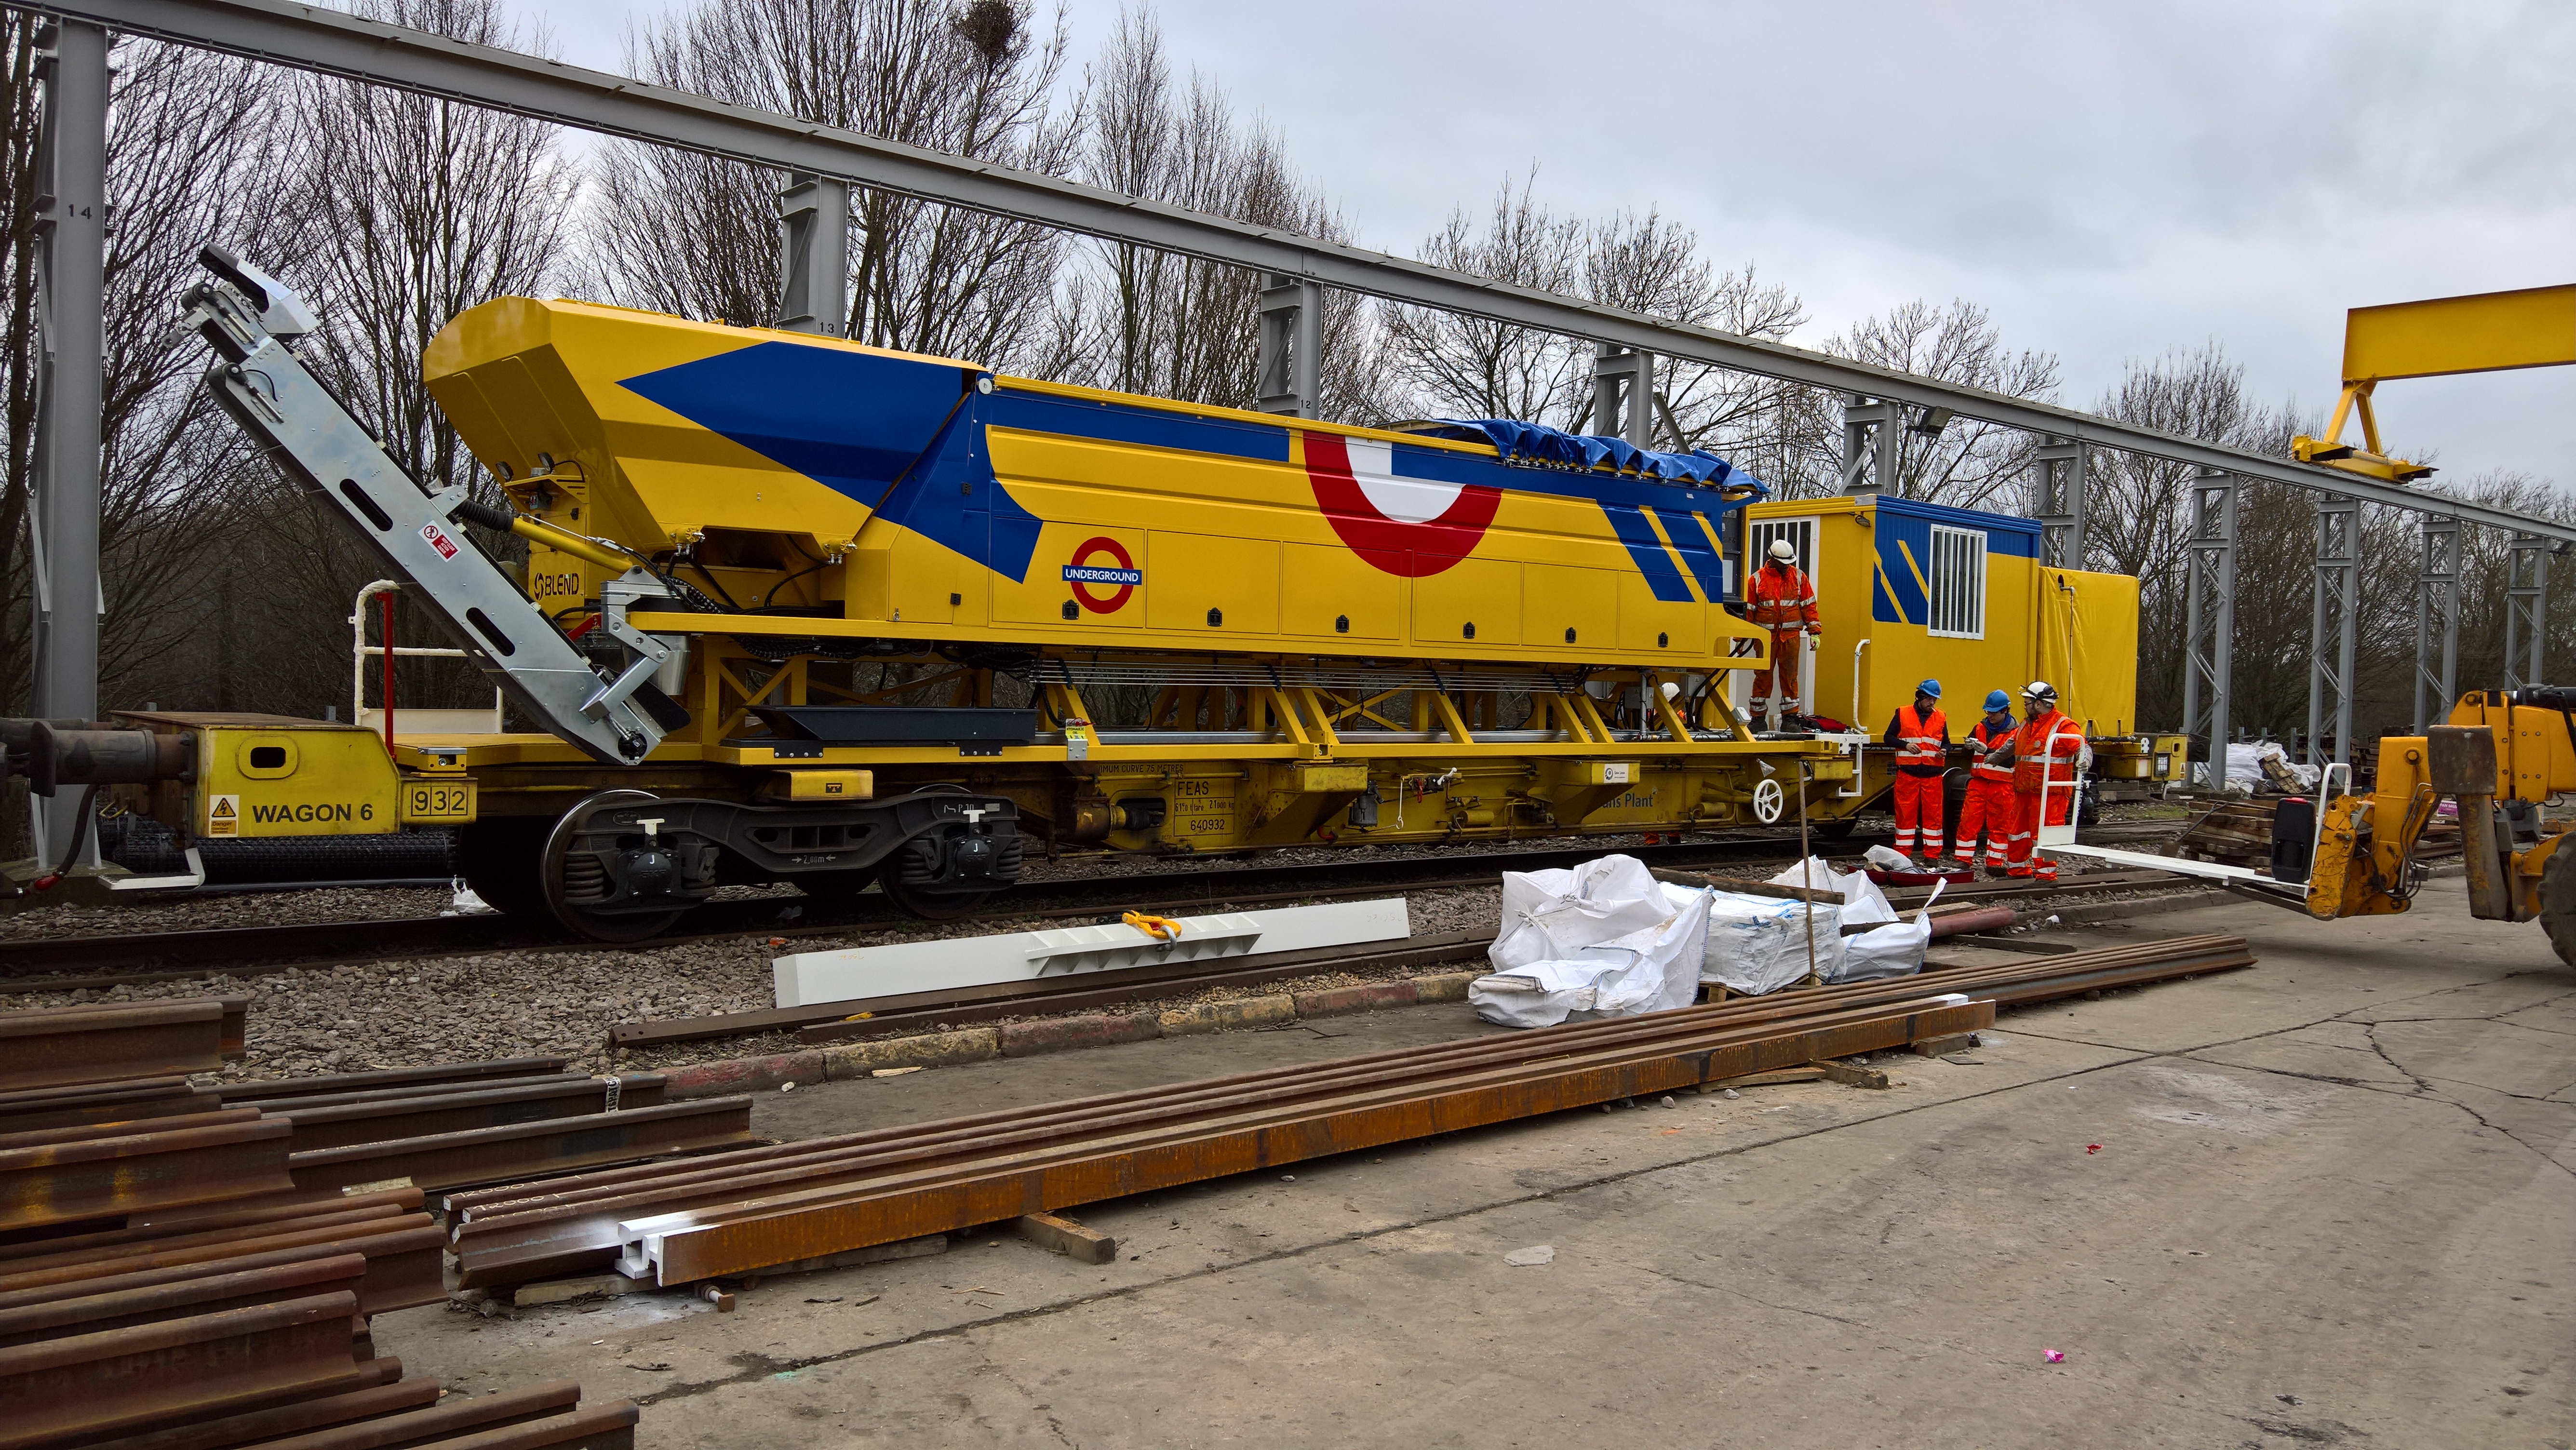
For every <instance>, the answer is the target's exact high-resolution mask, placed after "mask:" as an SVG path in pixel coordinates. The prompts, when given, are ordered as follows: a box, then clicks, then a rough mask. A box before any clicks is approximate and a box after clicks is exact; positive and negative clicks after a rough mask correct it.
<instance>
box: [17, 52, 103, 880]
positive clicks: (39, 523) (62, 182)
mask: <svg viewBox="0 0 2576 1450" xmlns="http://www.w3.org/2000/svg"><path fill="white" fill-rule="evenodd" d="M37 66H38V73H39V75H40V76H41V78H42V83H43V87H44V92H43V96H44V131H43V135H42V138H41V139H40V141H39V142H38V145H37V151H36V155H37V165H38V166H39V167H40V168H41V172H40V174H39V177H38V179H37V183H36V196H35V207H34V210H35V224H36V225H35V230H36V250H37V265H36V277H37V284H36V285H37V301H36V330H37V336H38V344H37V347H38V357H37V364H36V366H37V375H36V376H37V382H36V487H35V490H34V494H35V497H34V499H33V500H32V502H33V503H34V505H35V507H34V509H33V510H32V512H33V514H34V517H33V518H32V519H31V520H30V527H29V529H28V536H29V539H30V541H31V542H32V543H33V544H34V545H35V558H34V560H33V563H34V565H35V569H34V574H35V588H36V620H35V625H36V629H35V680H34V685H35V689H34V697H35V698H34V700H33V709H34V713H35V715H36V716H37V717H38V718H40V719H49V720H94V719H96V718H98V634H99V619H100V616H102V615H103V614H105V613H106V612H107V610H106V604H107V600H106V592H105V587H104V585H103V584H102V583H101V582H100V579H99V572H98V491H99V407H100V396H99V395H100V391H101V381H100V371H101V368H102V366H103V357H104V354H105V351H106V343H105V335H104V328H105V324H104V322H103V320H102V312H103V308H102V307H101V305H100V301H99V299H100V298H101V297H103V296H104V295H105V294H106V290H107V88H108V81H107V32H106V31H104V30H101V29H100V28H98V27H97V26H95V25H83V24H79V23H77V22H64V23H60V24H57V25H53V26H51V27H48V32H47V34H46V35H45V36H44V37H43V40H42V54H41V56H40V57H39V59H38V61H37ZM82 794H83V793H82V792H81V791H78V790H65V791H61V792H58V793H57V794H56V795H55V796H54V797H53V798H52V799H51V800H45V799H42V798H38V799H36V800H35V801H34V802H33V804H34V807H35V808H34V810H33V811H32V812H31V815H32V817H33V819H32V822H31V824H32V825H33V826H34V830H35V844H36V855H37V858H38V859H39V860H43V861H47V862H51V861H53V860H55V859H56V857H55V852H56V851H57V850H58V849H60V844H59V843H62V842H65V841H68V840H69V839H70V838H71V835H72V833H73V832H74V831H77V830H79V829H80V825H81V822H80V803H81V796H82ZM74 864H75V865H87V866H95V865H97V864H98V840H97V837H96V835H95V834H91V835H89V836H87V837H86V838H85V840H84V843H83V845H82V846H81V851H80V857H79V859H78V860H77V861H76V862H75V863H74Z"/></svg>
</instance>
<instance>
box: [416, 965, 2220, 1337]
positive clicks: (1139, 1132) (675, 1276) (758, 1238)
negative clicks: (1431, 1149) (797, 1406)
mask: <svg viewBox="0 0 2576 1450" xmlns="http://www.w3.org/2000/svg"><path fill="white" fill-rule="evenodd" d="M2253 960H2254V959H2253V956H2252V954H2251V953H2250V952H2249V951H2248V949H2247V946H2246V943H2245V940H2244V938H2242V937H2218V936H2203V937H2186V938H2181V939H2179V940H2175V941H2167V942H2156V943H2150V944H2145V945H2141V946H2133V947H2118V948H2111V949H2107V950H2101V951H2090V952H2077V953H2071V954H2068V955H2064V956H2054V957H2047V958H2043V959H2039V960H2036V961H2023V962H2013V963H2010V964H2007V965H2003V966H1996V967H1979V968H1955V969H1950V970H1945V971H1940V972H1935V973H1926V974H1924V975H1923V976H1919V977H1909V978H1899V979H1895V980H1892V981H1877V982H1859V983H1852V984H1849V985H1846V986H1839V987H1822V988H1812V989H1808V990H1805V991H1801V992H1797V993H1794V994H1783V995H1782V996H1779V997H1764V998H1751V999H1738V1000H1736V1001H1732V1002H1727V1003H1723V1004H1713V1005H1708V1006H1701V1007H1692V1008H1685V1009H1682V1010H1680V1011H1674V1012H1664V1013H1657V1014H1653V1015H1650V1016H1646V1017H1633V1018H1621V1019H1616V1020H1612V1021H1604V1022H1585V1023H1574V1024H1568V1025H1565V1026H1561V1027H1551V1028H1543V1029H1540V1030H1537V1031H1532V1032H1519V1033H1512V1034H1508V1035H1483V1036H1476V1037H1470V1038H1465V1039H1462V1040H1459V1041H1454V1042H1448V1043H1442V1044H1438V1045H1435V1046H1431V1047H1423V1048H1407V1049H1401V1050H1397V1051H1392V1052H1383V1053H1376V1054H1372V1055H1368V1056H1363V1057H1356V1058H1349V1059H1344V1060H1341V1061H1337V1062H1326V1063H1319V1064H1314V1065H1311V1066H1305V1067H1297V1068H1288V1069H1281V1070H1275V1071H1270V1072H1262V1073H1253V1074H1246V1075H1243V1076H1239V1077H1228V1078H1218V1079H1212V1080H1208V1081H1203V1082H1195V1083H1184V1084H1179V1085H1175V1086H1168V1087H1158V1088H1150V1089H1145V1090H1141V1091H1135V1092H1126V1093H1117V1094H1111V1095H1108V1096H1104V1097H1095V1098H1087V1099H1081V1100H1078V1101H1073V1102H1067V1103H1063V1104H1060V1105H1056V1106H1053V1107H1047V1108H1040V1109H1036V1110H1030V1109H1024V1108H1015V1109H1010V1110H1007V1111H1003V1112H996V1113H987V1114H981V1115H977V1116H971V1117H961V1118H951V1119H945V1120H941V1121H936V1122H928V1123H919V1124H911V1125H906V1126H902V1127H895V1128H885V1129H878V1130H875V1131H871V1132H864V1133H853V1134H848V1135H844V1136H839V1137H832V1138H820V1139H812V1140H808V1141H804V1142H797V1143H787V1144H780V1145H775V1146H771V1147H764V1148H758V1149H752V1150H747V1151H744V1152H736V1153H720V1154H710V1155H706V1156H703V1157H698V1158H692V1159H689V1160H685V1161H682V1162H676V1163H669V1164H659V1165H652V1166H646V1167H635V1168H625V1169H615V1170H609V1171H606V1172H600V1173H593V1174H583V1175H575V1176H571V1177H565V1178H559V1179H555V1180H552V1181H549V1182H545V1183H538V1184H525V1185H514V1186H508V1187H502V1188H492V1189H484V1190H479V1191H475V1192H468V1193H458V1194H450V1195H448V1196H447V1209H448V1214H449V1230H450V1235H451V1241H452V1243H453V1246H454V1248H455V1251H456V1254H457V1257H458V1264H459V1277H460V1282H461V1283H463V1284H464V1285H466V1286H468V1287H484V1286H500V1285H508V1284H519V1283H527V1282H530V1281H534V1280H539V1279H546V1278H551V1277H555V1276H557V1275H561V1274H568V1273H576V1272H581V1271H584V1270H596V1269H599V1268H602V1267H605V1266H608V1265H611V1264H614V1265H616V1266H617V1267H618V1268H619V1269H621V1270H622V1271H623V1272H625V1273H626V1274H628V1275H630V1276H632V1277H635V1278H639V1279H649V1280H652V1281H654V1282H657V1283H660V1284H665V1285H668V1284H681V1283H690V1282H696V1281H700V1280H705V1279H712V1278H717V1277H722V1276H731V1275H744V1274H750V1273H755V1272H759V1271H762V1270H769V1269H776V1268H779V1267H781V1266H785V1265H791V1264H799V1263H804V1262H807V1261H811V1260H817V1259H825V1258H828V1257H830V1256H832V1255H835V1254H839V1253H844V1252H847V1251H849V1250H853V1249H861V1248H867V1247H871V1246H874V1245H878V1244H885V1243H892V1242H896V1241H898V1240H902V1239H907V1238H913V1237H916V1236H920V1235H925V1234H931V1233H938V1232H942V1231H954V1230H959V1229H966V1228H972V1227H975V1226H978V1225H983V1224H991V1223H997V1222H1000V1221H1003V1220H1006V1219H1011V1218H1016V1217H1019V1216H1022V1215H1028V1214H1037V1213H1043V1212H1048V1211H1051V1210H1056V1209H1062V1208H1070V1207H1074V1206H1078V1205H1081V1204H1085V1203H1092V1202H1098V1201H1100V1200H1103V1199H1108V1198H1116V1197H1122V1196H1124V1195H1127V1194H1132V1193H1138V1192H1144V1191H1147V1190H1152V1189H1159V1188H1165V1187H1169V1186H1172V1185H1174V1184H1180V1183H1188V1182H1193V1181H1198V1180H1202V1179H1208V1178H1216V1177H1222V1176H1224V1175H1227V1174H1232V1173H1240V1172H1245V1171H1248V1170H1252V1169H1259V1168H1270V1167H1275V1166H1279V1165H1282V1164H1289V1163H1296V1162H1299V1161H1302V1160H1305V1159H1309V1158H1317V1157H1324V1156H1329V1155H1332V1154H1337V1153H1347V1152H1352V1151H1356V1150H1360V1149H1366V1148H1372V1147H1376V1146H1379V1145H1382V1144H1386V1143H1391V1142H1397V1141H1402V1140H1406V1139H1412V1138H1421V1137H1427V1136H1430V1135H1432V1134H1435V1133H1446V1132H1453V1131H1457V1130H1459V1129H1464V1128H1473V1127H1480V1126H1483V1125H1486V1124H1490V1123H1498V1122H1504V1121H1508V1120H1511V1119H1515V1118H1523V1117H1531V1116H1535V1115H1537V1114H1541V1113H1548V1112H1556V1111H1561V1110H1564V1109H1568V1108H1579V1107H1586V1106H1591V1105H1594V1104H1598V1103H1604V1102H1609V1101H1612V1100H1614V1099H1619V1098H1626V1097H1633V1096H1637V1095H1640V1094H1645V1093H1659V1092H1670V1091H1673V1090H1675V1089H1677V1088H1681V1087H1690V1086H1696V1085H1698V1084H1702V1083H1708V1082H1714V1081H1718V1080H1721V1079H1725V1078H1733V1077H1739V1076H1743V1075H1747V1074H1751V1073H1756V1072H1764V1071H1769V1070H1774V1069H1780V1068H1787V1067H1795V1066H1803V1065H1805V1064H1808V1063H1811V1062H1816V1061H1820V1060H1826V1059H1832V1058H1840V1057H1848V1056H1853V1055H1856V1054H1860V1053H1867V1052H1876V1051H1882V1050H1885V1049H1888V1048H1894V1047H1904V1046H1907V1045H1909V1044H1930V1043H1934V1042H1937V1041H1939V1040H1942V1039H1947V1038H1958V1037H1960V1036H1962V1035H1963V1034H1965V1033H1968V1032H1971V1031H1974V1030H1976V1029H1977V1028H1979V1027H1982V1026H1985V1025H1988V1024H1991V1023H1992V1022H1993V1020H1994V1012H1995V1009H1996V1007H1997V1006H1998V1005H2021V1004H2026V1003H2031V1002H2039V1001H2046V1000H2049V999H2051V998H2055V997H2063V996H2069V995H2073V994H2076V993H2080V992H2087V991H2097V990H2102V989H2105V988H2111V987H2122V986H2134V985H2139V984H2142V983H2146V982H2153V981H2162V980H2166V979H2169V978H2174V977H2184V976H2193V975H2198V974H2201V973H2206V972H2220V971H2227V970H2231V969H2234V968H2239V967H2246V966H2251V965H2252V964H2253Z"/></svg>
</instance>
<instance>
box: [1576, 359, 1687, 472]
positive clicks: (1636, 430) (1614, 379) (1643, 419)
mask: <svg viewBox="0 0 2576 1450" xmlns="http://www.w3.org/2000/svg"><path fill="white" fill-rule="evenodd" d="M1592 431H1593V432H1595V433H1602V434H1609V435H1611V436H1613V437H1617V438H1623V439H1625V440H1627V441H1628V442H1629V443H1630V444H1632V445H1634V446H1635V447H1638V448H1652V447H1654V446H1655V355H1654V354H1653V353H1650V352H1632V351H1630V350H1629V349H1627V348H1624V347H1617V346H1613V345H1612V344H1610V343H1606V342H1605V343H1600V344H1597V345H1596V346H1595V347H1594V348H1593V355H1592ZM1674 446H1675V447H1679V446H1680V444H1679V442H1678V441H1676V443H1675V444H1674Z"/></svg>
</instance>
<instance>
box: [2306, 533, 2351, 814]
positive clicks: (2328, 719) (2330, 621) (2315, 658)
mask: <svg viewBox="0 0 2576 1450" xmlns="http://www.w3.org/2000/svg"><path fill="white" fill-rule="evenodd" d="M2360 537H2361V505H2360V504H2359V503H2358V502H2356V501H2355V500H2352V499H2348V498H2337V497H2335V496H2334V495H2332V494H2323V495H2320V496H2319V497H2318V499H2317V603H2316V612H2315V614H2314V615H2313V616H2311V619H2310V624H2309V641H2310V643H2309V654H2308V762H2307V763H2308V764H2310V765H2313V766H2317V767H2319V768H2323V767H2324V765H2325V764H2326V762H2327V761H2329V760H2337V761H2342V762H2343V763H2345V764H2347V765H2348V764H2350V763H2351V762H2352V660H2353V646H2354V643H2355V638H2356V633H2357V630H2358V622H2359V620H2360V605H2361V557H2360V548H2359V540H2360ZM2328 739H2331V740H2333V741H2334V749H2333V750H2332V751H2331V752H2329V751H2327V750H2326V749H2325V747H2324V745H2323V743H2322V742H2324V741H2326V740H2328Z"/></svg>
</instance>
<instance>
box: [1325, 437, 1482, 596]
mask: <svg viewBox="0 0 2576 1450" xmlns="http://www.w3.org/2000/svg"><path fill="white" fill-rule="evenodd" d="M1306 479H1307V482H1309V483H1310V484H1312V485H1313V486H1314V489H1315V502H1316V504H1317V505H1319V506H1320V507H1321V508H1322V509H1323V511H1324V518H1325V520H1326V521H1327V522H1329V523H1330V524H1332V526H1333V532H1334V533H1335V534H1337V535H1339V536H1340V538H1341V541H1342V542H1343V543H1344V544H1347V545H1349V546H1350V550H1351V552H1352V553H1354V554H1357V555H1359V556H1360V557H1361V558H1363V559H1366V560H1368V561H1369V563H1370V564H1372V565H1374V566H1375V567H1376V568H1378V569H1380V570H1382V571H1384V572H1385V573H1389V574H1395V575H1399V576H1401V577H1403V578H1407V579H1423V578H1428V577H1430V576H1431V575H1434V574H1437V573H1440V572H1441V571H1442V570H1444V569H1447V568H1449V567H1450V566H1451V565H1453V564H1455V563H1457V562H1458V561H1459V560H1461V559H1463V558H1465V557H1467V556H1468V555H1469V554H1472V553H1474V552H1475V551H1476V544H1477V541H1479V540H1481V539H1483V538H1484V537H1485V528H1486V526H1487V525H1489V524H1491V523H1492V522H1493V521H1494V511H1495V510H1496V509H1497V508H1500V507H1501V506H1502V501H1503V491H1502V490H1501V489H1499V488H1493V487H1490V486H1488V485H1484V484H1462V483H1437V482H1434V481H1432V480H1430V479H1422V478H1401V477H1398V476H1397V475H1396V472H1395V445H1394V444H1392V443H1389V442H1387V441H1385V440H1384V439H1376V438H1345V437H1343V436H1341V435H1340V434H1338V433H1309V434H1307V435H1306Z"/></svg>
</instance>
